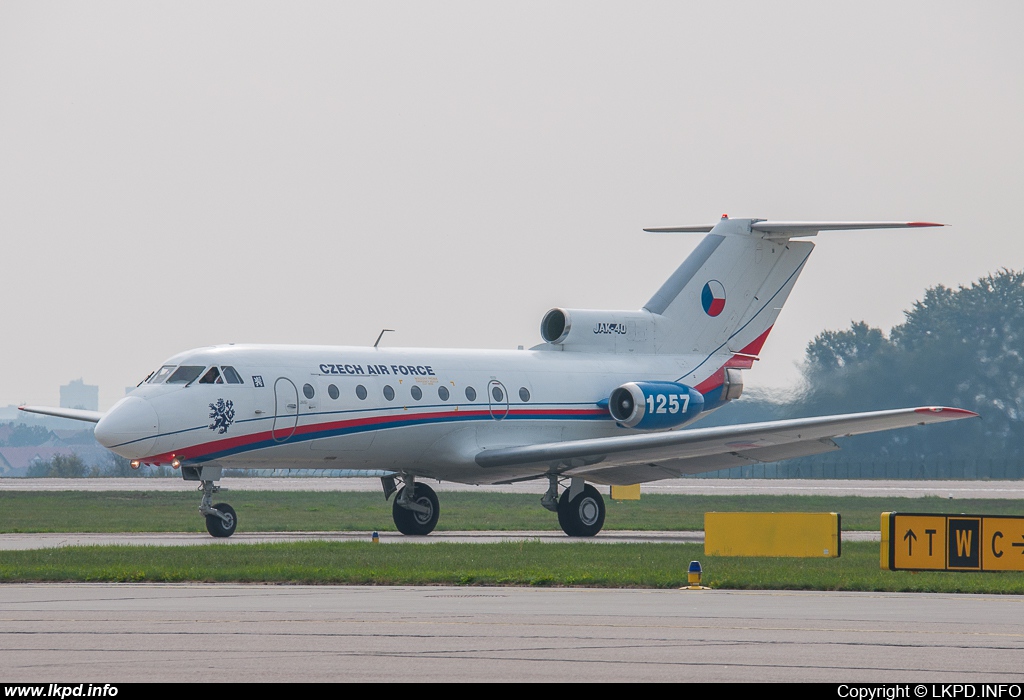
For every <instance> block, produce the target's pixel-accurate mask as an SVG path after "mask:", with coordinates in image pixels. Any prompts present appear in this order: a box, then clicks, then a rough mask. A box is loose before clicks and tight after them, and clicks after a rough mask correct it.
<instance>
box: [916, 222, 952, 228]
mask: <svg viewBox="0 0 1024 700" xmlns="http://www.w3.org/2000/svg"><path fill="white" fill-rule="evenodd" d="M907 226H909V227H910V228H926V227H928V226H949V224H939V223H936V222H934V221H908V222H907Z"/></svg>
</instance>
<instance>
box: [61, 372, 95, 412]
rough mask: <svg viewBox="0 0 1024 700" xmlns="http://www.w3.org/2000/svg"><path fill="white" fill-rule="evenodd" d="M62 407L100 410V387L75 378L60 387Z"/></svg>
mask: <svg viewBox="0 0 1024 700" xmlns="http://www.w3.org/2000/svg"><path fill="white" fill-rule="evenodd" d="M60 407H61V408H81V409H85V410H86V411H98V410H100V388H99V387H98V386H91V385H89V384H86V383H85V382H83V381H82V380H81V379H74V380H72V381H71V383H70V384H65V385H64V386H62V387H61V388H60Z"/></svg>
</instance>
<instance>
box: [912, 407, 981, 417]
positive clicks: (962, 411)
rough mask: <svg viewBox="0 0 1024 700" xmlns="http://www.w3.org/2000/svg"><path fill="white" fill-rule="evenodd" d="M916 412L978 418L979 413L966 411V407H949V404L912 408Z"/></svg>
mask: <svg viewBox="0 0 1024 700" xmlns="http://www.w3.org/2000/svg"><path fill="white" fill-rule="evenodd" d="M914 411H915V412H916V413H932V414H934V413H942V414H947V415H949V416H950V417H953V418H978V417H979V415H978V414H977V413H975V412H974V411H968V410H967V409H966V408H951V407H949V406H924V407H922V408H916V409H914Z"/></svg>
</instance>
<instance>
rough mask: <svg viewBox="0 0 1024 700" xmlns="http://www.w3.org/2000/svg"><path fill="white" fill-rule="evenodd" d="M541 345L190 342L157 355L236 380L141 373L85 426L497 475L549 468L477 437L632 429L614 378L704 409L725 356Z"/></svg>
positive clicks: (287, 456) (519, 438)
mask: <svg viewBox="0 0 1024 700" xmlns="http://www.w3.org/2000/svg"><path fill="white" fill-rule="evenodd" d="M542 347H543V349H533V350H512V351H495V350H438V349H411V348H402V349H384V348H366V347H330V346H265V345H227V346H217V347H210V348H202V349H197V350H191V351H188V352H184V353H181V354H179V355H176V356H175V357H173V358H171V359H170V360H168V361H167V362H166V363H165V366H177V367H201V368H203V372H206V371H207V369H208V368H211V367H219V368H225V367H230V368H233V369H234V370H235V371H236V372H237V375H239V376H240V378H241V383H228V382H227V381H225V380H224V377H222V378H221V381H220V383H201V382H200V381H199V380H198V379H197V380H194V381H192V382H190V383H187V384H185V383H178V384H168V383H156V384H154V383H146V382H144V383H142V384H141V385H140V386H139V387H138V388H137V389H135V390H134V391H133V392H132V393H131V394H130V395H129V396H128V397H126V398H125V399H122V401H121V402H119V403H118V404H117V405H115V406H114V408H112V409H111V411H110V412H109V413H108V414H107V415H105V416H104V417H103V419H102V420H101V421H100V423H99V424H98V425H97V427H96V436H97V439H98V440H99V441H100V442H101V443H103V444H104V445H106V446H107V447H109V448H110V449H112V450H113V451H115V452H117V453H118V454H120V455H122V456H125V457H128V458H130V459H133V460H139V461H140V462H142V463H144V464H170V463H172V462H173V463H175V464H179V463H180V464H183V465H199V464H216V465H219V466H224V467H237V468H306V469H310V468H311V469H386V470H394V471H401V472H406V473H409V474H413V475H416V476H423V477H430V478H437V479H442V480H450V481H459V482H466V483H495V482H501V481H508V480H516V479H524V478H532V477H536V476H539V475H541V474H544V473H545V472H546V471H547V470H546V469H545V468H544V467H542V466H541V467H530V468H525V469H524V468H523V467H517V468H515V469H512V468H488V469H485V468H482V467H480V466H478V465H477V464H476V462H475V461H474V459H475V457H476V455H478V454H479V453H480V452H481V451H483V450H486V449H495V448H501V447H513V446H519V445H529V444H537V443H548V442H560V441H565V440H575V439H583V438H599V437H607V436H612V435H626V434H629V433H631V432H634V431H631V430H627V429H625V428H623V427H621V426H620V425H618V424H617V423H616V422H615V421H614V420H613V419H612V418H611V416H610V414H609V412H608V409H607V399H608V397H609V395H610V393H611V392H612V390H613V389H615V388H616V387H617V386H620V385H622V384H623V383H626V382H635V381H677V380H678V381H682V382H683V383H685V384H688V385H689V386H694V387H696V388H697V389H698V391H700V392H701V393H703V394H705V395H706V396H707V397H708V401H707V405H706V410H712V409H714V408H715V407H717V406H718V405H721V397H720V393H721V391H720V390H721V386H722V382H721V380H720V377H721V376H722V374H723V373H722V371H721V368H722V367H723V365H724V364H725V363H726V362H727V361H729V359H730V358H731V357H732V354H731V353H725V354H722V355H713V356H698V357H695V356H692V355H691V356H683V355H652V354H632V353H625V354H601V353H589V352H578V351H576V352H572V351H560V349H558V348H548V347H544V346H542ZM221 374H222V375H223V374H225V372H223V371H222V373H221ZM716 378H717V379H716ZM150 381H152V380H150ZM716 392H718V393H717V394H716ZM363 397H365V398H363Z"/></svg>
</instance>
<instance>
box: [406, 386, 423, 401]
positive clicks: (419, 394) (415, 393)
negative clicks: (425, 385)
mask: <svg viewBox="0 0 1024 700" xmlns="http://www.w3.org/2000/svg"><path fill="white" fill-rule="evenodd" d="M409 393H410V394H412V397H413V398H414V399H416V400H417V401H419V400H420V399H422V398H423V390H422V389H420V388H419V387H418V386H413V388H412V389H410V390H409Z"/></svg>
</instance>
